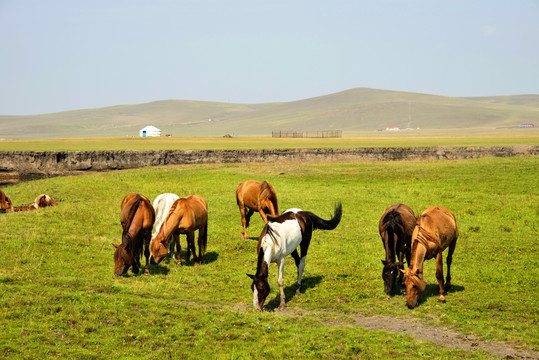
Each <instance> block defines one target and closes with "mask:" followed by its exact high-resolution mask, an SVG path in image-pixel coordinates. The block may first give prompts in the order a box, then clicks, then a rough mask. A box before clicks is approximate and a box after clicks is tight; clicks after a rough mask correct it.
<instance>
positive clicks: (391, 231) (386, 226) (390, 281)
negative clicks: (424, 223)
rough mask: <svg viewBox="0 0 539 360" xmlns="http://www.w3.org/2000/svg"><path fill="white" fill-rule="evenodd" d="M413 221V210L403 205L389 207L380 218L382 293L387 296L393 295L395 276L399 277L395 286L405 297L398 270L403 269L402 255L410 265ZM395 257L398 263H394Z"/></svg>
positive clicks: (404, 288)
mask: <svg viewBox="0 0 539 360" xmlns="http://www.w3.org/2000/svg"><path fill="white" fill-rule="evenodd" d="M415 221H416V219H415V214H414V212H413V210H412V209H411V208H410V207H409V206H407V205H404V204H395V205H391V206H390V207H388V208H387V209H386V211H385V212H384V214H383V215H382V217H381V218H380V222H379V224H378V232H379V233H380V237H381V238H382V243H383V244H384V249H385V251H386V259H385V260H382V264H384V268H383V270H382V279H383V280H384V291H385V292H386V294H388V295H393V292H394V287H395V279H396V278H397V274H398V275H399V279H398V281H397V286H398V287H400V288H402V294H403V295H406V287H405V286H404V284H403V283H402V277H403V274H402V273H401V272H399V269H404V262H403V257H404V255H406V263H407V264H408V265H410V240H411V239H412V232H413V231H414V226H415ZM395 256H397V258H398V262H395Z"/></svg>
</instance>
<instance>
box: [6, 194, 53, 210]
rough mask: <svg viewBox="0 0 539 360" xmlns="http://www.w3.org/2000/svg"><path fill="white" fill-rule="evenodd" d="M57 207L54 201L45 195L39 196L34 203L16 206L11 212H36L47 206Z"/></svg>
mask: <svg viewBox="0 0 539 360" xmlns="http://www.w3.org/2000/svg"><path fill="white" fill-rule="evenodd" d="M56 205H58V204H57V203H56V201H55V200H54V199H53V198H52V197H50V196H49V195H47V194H41V195H39V196H38V197H36V198H35V199H34V202H33V203H31V204H28V205H23V206H16V207H14V208H13V211H16V212H17V211H30V210H36V209H39V208H44V207H47V206H56Z"/></svg>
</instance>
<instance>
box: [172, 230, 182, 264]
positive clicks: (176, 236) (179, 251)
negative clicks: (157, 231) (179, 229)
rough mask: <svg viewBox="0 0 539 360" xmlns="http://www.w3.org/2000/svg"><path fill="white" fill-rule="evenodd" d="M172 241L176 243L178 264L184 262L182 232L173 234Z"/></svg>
mask: <svg viewBox="0 0 539 360" xmlns="http://www.w3.org/2000/svg"><path fill="white" fill-rule="evenodd" d="M172 241H173V243H175V244H176V259H177V260H178V265H181V264H182V246H181V245H180V234H178V233H174V234H172Z"/></svg>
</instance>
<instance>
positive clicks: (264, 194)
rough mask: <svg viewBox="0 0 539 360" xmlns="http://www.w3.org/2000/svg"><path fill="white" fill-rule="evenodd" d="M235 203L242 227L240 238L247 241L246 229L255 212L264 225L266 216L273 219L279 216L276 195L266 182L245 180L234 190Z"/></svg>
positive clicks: (266, 220) (266, 219) (266, 221)
mask: <svg viewBox="0 0 539 360" xmlns="http://www.w3.org/2000/svg"><path fill="white" fill-rule="evenodd" d="M236 203H237V204H238V207H239V208H240V214H241V224H242V225H243V234H242V238H243V239H244V240H248V239H249V237H248V236H247V228H248V227H249V221H250V220H251V216H252V215H253V213H254V212H255V211H258V212H259V213H260V216H261V217H262V220H264V223H265V224H267V223H268V218H267V216H266V214H268V215H270V216H272V217H275V216H278V215H279V206H278V204H277V194H276V193H275V189H274V188H273V186H271V184H270V183H268V182H267V181H265V180H264V181H263V182H261V183H260V182H258V181H255V180H247V181H245V182H242V183H241V184H239V185H238V187H237V188H236Z"/></svg>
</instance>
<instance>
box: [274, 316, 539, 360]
mask: <svg viewBox="0 0 539 360" xmlns="http://www.w3.org/2000/svg"><path fill="white" fill-rule="evenodd" d="M275 313H276V314H279V315H283V316H288V315H290V316H292V315H294V316H297V315H299V314H303V315H306V314H310V315H313V314H314V315H315V314H320V315H333V316H341V317H340V319H338V320H330V321H327V322H326V324H327V325H328V326H361V327H365V328H367V329H369V330H375V331H387V332H390V333H396V334H401V335H409V336H412V337H414V338H415V339H417V340H418V341H430V342H434V343H437V344H440V345H444V346H447V347H452V348H456V349H461V350H465V351H477V350H483V351H486V352H488V353H490V354H492V355H494V356H498V357H501V358H504V359H539V353H536V352H532V351H530V350H523V349H518V348H517V347H516V346H515V345H513V344H508V343H504V342H494V341H488V340H480V339H479V338H477V337H476V336H473V335H464V334H460V333H458V332H456V331H453V330H449V329H445V328H441V327H436V326H431V325H428V324H423V323H420V322H417V321H415V320H411V319H399V318H392V317H387V316H363V315H359V314H341V313H333V312H326V311H300V310H291V309H285V310H277V311H276V312H275ZM342 315H345V316H346V317H347V318H342Z"/></svg>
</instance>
